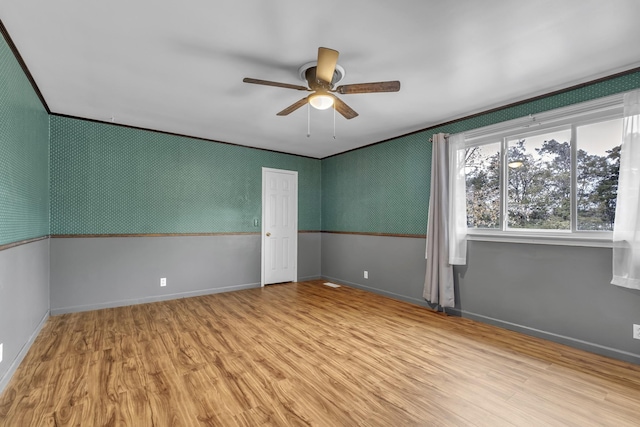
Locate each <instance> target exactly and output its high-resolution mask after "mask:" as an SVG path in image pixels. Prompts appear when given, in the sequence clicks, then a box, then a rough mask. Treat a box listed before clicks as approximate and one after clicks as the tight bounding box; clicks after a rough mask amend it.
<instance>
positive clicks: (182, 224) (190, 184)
mask: <svg viewBox="0 0 640 427" xmlns="http://www.w3.org/2000/svg"><path fill="white" fill-rule="evenodd" d="M263 166H265V167H271V168H278V169H289V170H297V171H298V185H299V191H298V194H299V195H298V198H299V200H298V202H299V208H298V218H299V229H300V230H320V228H321V227H320V218H321V209H320V202H321V200H320V185H321V181H320V172H321V165H320V160H316V159H309V158H305V157H299V156H293V155H286V154H279V153H274V152H269V151H263V150H256V149H251V148H246V147H239V146H234V145H228V144H221V143H215V142H209V141H202V140H198V139H193V138H187V137H179V136H173V135H167V134H162V133H158V132H152V131H145V130H138V129H131V128H126V127H122V126H115V125H111V124H105V123H96V122H91V121H87V120H81V119H71V118H66V117H60V116H51V234H138V233H139V234H142V233H216V232H252V231H253V232H258V231H259V230H260V228H259V227H255V226H254V225H253V221H254V219H256V218H257V219H260V217H261V204H262V202H261V198H262V187H261V182H262V170H261V167H263Z"/></svg>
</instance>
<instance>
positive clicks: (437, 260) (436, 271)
mask: <svg viewBox="0 0 640 427" xmlns="http://www.w3.org/2000/svg"><path fill="white" fill-rule="evenodd" d="M432 144H433V145H432V147H431V192H430V196H429V218H428V220H427V274H426V277H425V281H424V292H423V296H424V298H425V299H426V300H427V301H429V302H431V303H432V304H439V305H440V306H441V307H453V306H454V305H455V298H454V293H453V266H452V265H451V264H450V263H449V249H448V248H449V225H448V224H449V147H448V141H447V138H446V137H445V135H444V134H442V133H439V134H436V135H433V142H432Z"/></svg>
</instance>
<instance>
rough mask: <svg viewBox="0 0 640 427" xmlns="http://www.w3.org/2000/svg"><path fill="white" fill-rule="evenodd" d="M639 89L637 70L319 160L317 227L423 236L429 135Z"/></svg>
mask: <svg viewBox="0 0 640 427" xmlns="http://www.w3.org/2000/svg"><path fill="white" fill-rule="evenodd" d="M638 87H640V72H636V73H633V74H628V75H625V76H620V77H616V78H612V79H609V80H606V81H603V82H599V83H595V84H592V85H589V86H585V87H582V88H579V89H575V90H571V91H568V92H564V93H560V94H557V95H553V96H548V97H545V98H542V99H538V100H535V101H531V102H528V103H525V104H522V105H517V106H514V107H511V108H505V109H502V110H498V111H494V112H492V113H487V114H482V115H479V116H476V117H473V118H470V119H467V120H461V121H458V122H455V123H451V124H449V125H445V126H439V127H436V128H433V129H429V130H428V131H424V132H420V133H417V134H414V135H410V136H405V137H402V138H397V139H394V140H391V141H388V142H384V143H381V144H377V145H372V146H370V147H365V148H362V149H359V150H356V151H351V152H348V153H345V154H341V155H338V156H334V157H329V158H326V159H323V160H322V228H323V230H324V231H347V232H369V233H391V234H425V233H426V231H427V212H428V206H429V185H430V174H431V170H430V169H431V144H430V143H429V142H428V139H429V138H430V137H431V135H433V134H434V133H439V132H444V133H458V132H464V131H467V130H471V129H475V128H479V127H482V126H488V125H491V124H494V123H499V122H503V121H506V120H511V119H515V118H518V117H524V116H527V115H529V114H533V113H539V112H542V111H547V110H552V109H554V108H560V107H564V106H567V105H571V104H575V103H578V102H583V101H588V100H591V99H596V98H601V97H603V96H608V95H612V94H615V93H620V92H624V91H627V90H632V89H635V88H638Z"/></svg>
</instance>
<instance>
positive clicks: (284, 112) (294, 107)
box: [276, 96, 309, 116]
mask: <svg viewBox="0 0 640 427" xmlns="http://www.w3.org/2000/svg"><path fill="white" fill-rule="evenodd" d="M307 102H309V97H308V96H307V97H306V98H302V99H301V100H300V101H297V102H295V103H293V104H291V105H289V106H288V107H287V108H285V109H284V110H282V111H280V112H279V113H278V114H276V115H277V116H287V115H289V114H291V113H293V112H294V111H296V110H297V109H298V108H300V107H302V106H303V105H304V104H306V103H307Z"/></svg>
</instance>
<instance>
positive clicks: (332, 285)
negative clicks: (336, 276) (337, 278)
mask: <svg viewBox="0 0 640 427" xmlns="http://www.w3.org/2000/svg"><path fill="white" fill-rule="evenodd" d="M323 285H325V286H329V287H331V288H339V287H340V285H336V284H335V283H331V282H324V283H323Z"/></svg>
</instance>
